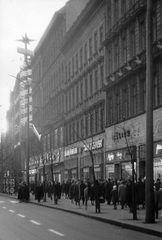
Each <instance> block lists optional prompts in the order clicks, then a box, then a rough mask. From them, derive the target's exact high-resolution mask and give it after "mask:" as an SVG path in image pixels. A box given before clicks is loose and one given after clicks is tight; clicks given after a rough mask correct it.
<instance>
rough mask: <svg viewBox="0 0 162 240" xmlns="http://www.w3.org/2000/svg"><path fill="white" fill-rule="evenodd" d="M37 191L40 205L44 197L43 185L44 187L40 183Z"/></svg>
mask: <svg viewBox="0 0 162 240" xmlns="http://www.w3.org/2000/svg"><path fill="white" fill-rule="evenodd" d="M35 191H36V196H37V200H38V202H39V203H40V200H41V199H42V197H43V195H44V194H43V193H44V192H43V185H42V183H41V182H40V183H39V184H38V185H37V186H36V189H35Z"/></svg>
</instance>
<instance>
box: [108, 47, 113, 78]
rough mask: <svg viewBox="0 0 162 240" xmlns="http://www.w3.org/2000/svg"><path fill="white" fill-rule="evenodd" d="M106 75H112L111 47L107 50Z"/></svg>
mask: <svg viewBox="0 0 162 240" xmlns="http://www.w3.org/2000/svg"><path fill="white" fill-rule="evenodd" d="M108 73H109V74H111V73H112V49H111V46H110V48H109V49H108Z"/></svg>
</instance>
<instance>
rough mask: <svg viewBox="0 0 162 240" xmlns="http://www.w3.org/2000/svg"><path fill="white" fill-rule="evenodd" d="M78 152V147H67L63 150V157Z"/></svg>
mask: <svg viewBox="0 0 162 240" xmlns="http://www.w3.org/2000/svg"><path fill="white" fill-rule="evenodd" d="M77 153H78V148H69V149H66V150H65V157H69V156H72V155H75V154H77Z"/></svg>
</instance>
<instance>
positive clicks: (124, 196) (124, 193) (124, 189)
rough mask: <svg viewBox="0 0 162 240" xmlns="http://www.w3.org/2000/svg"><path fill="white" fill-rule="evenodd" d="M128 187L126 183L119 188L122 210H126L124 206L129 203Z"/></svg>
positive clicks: (122, 183)
mask: <svg viewBox="0 0 162 240" xmlns="http://www.w3.org/2000/svg"><path fill="white" fill-rule="evenodd" d="M127 193H128V190H127V186H126V185H125V184H124V181H122V182H121V184H120V185H119V187H118V199H119V202H120V205H121V209H124V205H125V203H126V202H127Z"/></svg>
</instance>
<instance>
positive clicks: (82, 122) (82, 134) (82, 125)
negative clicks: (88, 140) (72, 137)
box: [80, 118, 84, 138]
mask: <svg viewBox="0 0 162 240" xmlns="http://www.w3.org/2000/svg"><path fill="white" fill-rule="evenodd" d="M80 127H81V138H83V137H84V121H83V118H82V119H81V121H80Z"/></svg>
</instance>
